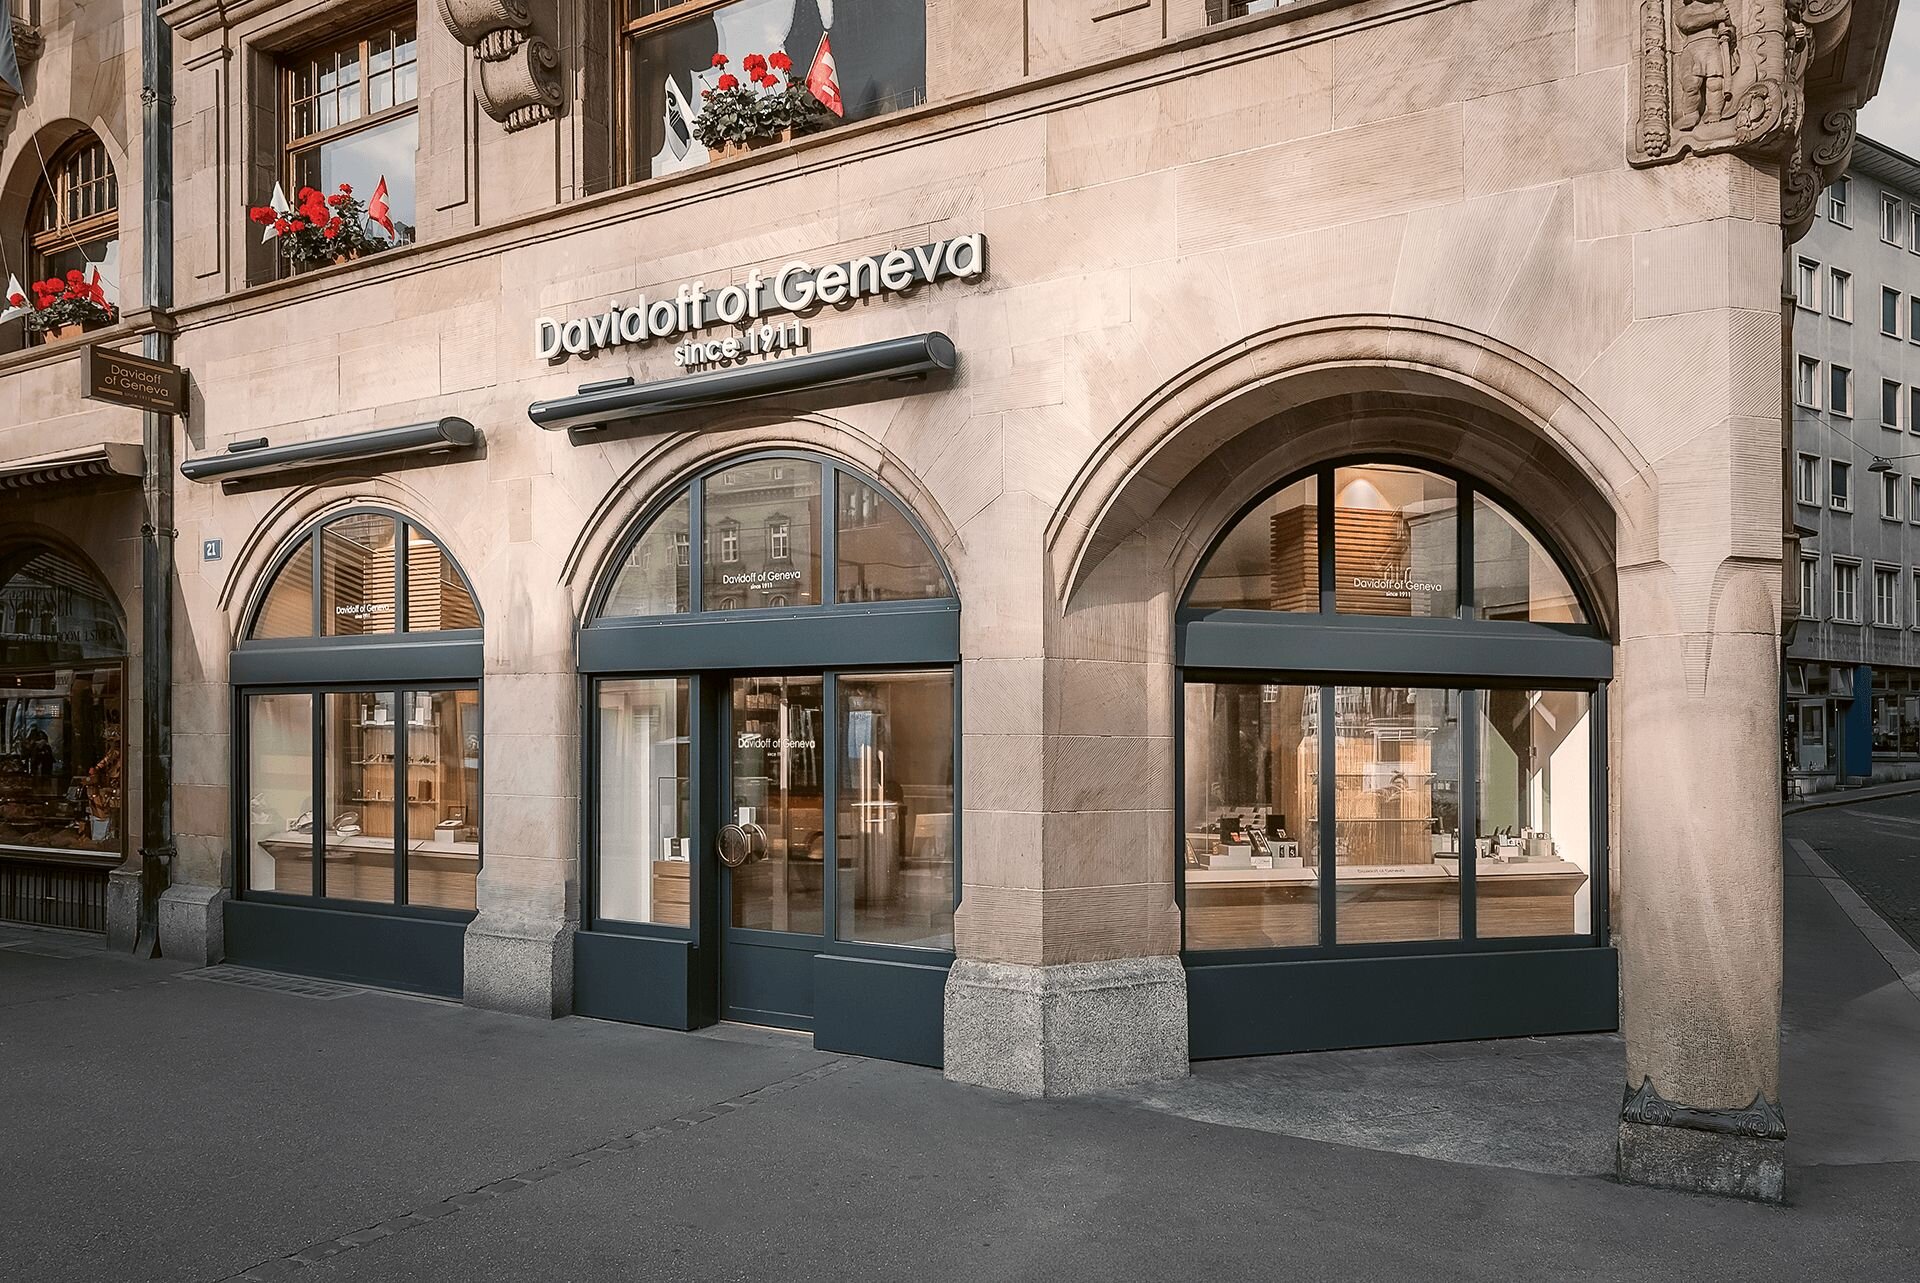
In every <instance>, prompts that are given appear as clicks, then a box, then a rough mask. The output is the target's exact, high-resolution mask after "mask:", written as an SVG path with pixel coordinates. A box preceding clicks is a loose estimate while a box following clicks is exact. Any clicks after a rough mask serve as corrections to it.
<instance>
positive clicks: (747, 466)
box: [700, 459, 820, 610]
mask: <svg viewBox="0 0 1920 1283" xmlns="http://www.w3.org/2000/svg"><path fill="white" fill-rule="evenodd" d="M705 485H706V491H705V496H706V498H705V502H706V509H705V513H704V515H703V517H702V519H701V521H702V529H701V536H700V537H701V545H700V546H701V550H702V553H703V554H704V558H705V568H704V570H703V572H702V579H703V581H704V582H703V584H702V587H701V604H702V607H703V608H704V609H706V610H756V609H765V608H767V607H770V606H773V605H774V604H775V602H774V599H775V598H776V597H777V598H780V599H781V604H784V605H790V606H817V605H819V604H820V465H819V464H817V463H813V462H810V461H808V460H805V459H755V460H753V461H752V462H750V463H742V464H738V465H736V466H734V467H731V468H727V469H726V470H724V471H722V472H717V473H715V474H714V475H712V476H710V477H708V478H707V480H706V483H705ZM729 541H730V542H729ZM776 551H778V553H779V555H777V556H776V555H775V554H776ZM725 553H731V554H732V558H731V560H729V559H728V558H727V557H726V556H725V555H723V554H725Z"/></svg>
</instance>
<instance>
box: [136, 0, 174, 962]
mask: <svg viewBox="0 0 1920 1283" xmlns="http://www.w3.org/2000/svg"><path fill="white" fill-rule="evenodd" d="M140 105H141V113H140V135H141V137H140V142H141V162H142V163H141V168H140V197H141V200H140V204H141V211H140V212H141V219H140V224H141V249H142V254H141V275H140V293H141V299H140V301H141V303H142V304H143V305H144V306H145V307H146V308H147V309H148V310H149V311H150V312H152V313H153V314H154V316H153V319H154V321H155V325H154V328H153V329H151V330H149V331H148V332H147V334H146V336H145V337H144V338H143V339H142V340H141V344H140V350H141V352H142V354H143V355H145V356H148V357H151V358H152V359H154V360H156V361H171V360H172V359H173V335H172V334H171V333H170V332H169V331H168V329H167V328H166V326H167V323H168V322H167V315H166V314H167V313H168V311H169V310H170V309H171V308H172V307H173V31H172V29H171V28H170V27H168V26H167V24H166V23H164V22H162V21H161V20H160V2H159V0H140ZM141 419H142V431H143V435H144V438H145V443H146V456H147V460H146V462H147V471H146V476H145V478H144V479H143V484H142V490H143V497H144V500H145V505H146V512H145V520H144V523H143V524H142V526H141V529H140V619H141V636H140V698H141V745H140V775H141V785H140V930H139V935H138V937H137V938H136V941H135V944H134V952H135V953H136V954H138V955H140V956H142V957H153V956H156V955H157V954H158V953H159V950H160V931H159V918H160V895H161V892H163V891H165V890H166V887H167V881H168V877H169V874H170V870H171V866H172V863H173V857H174V853H175V852H174V844H173V586H174V585H173V580H174V575H173V571H174V566H173V559H174V544H175V540H176V538H177V537H178V534H179V532H178V531H177V530H175V529H174V525H173V416H172V415H170V414H156V413H154V412H153V411H150V410H149V411H143V412H142V414H141Z"/></svg>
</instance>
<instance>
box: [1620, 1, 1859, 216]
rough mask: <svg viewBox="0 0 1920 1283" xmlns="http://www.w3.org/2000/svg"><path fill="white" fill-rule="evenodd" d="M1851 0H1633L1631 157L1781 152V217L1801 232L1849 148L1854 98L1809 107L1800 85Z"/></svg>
mask: <svg viewBox="0 0 1920 1283" xmlns="http://www.w3.org/2000/svg"><path fill="white" fill-rule="evenodd" d="M1851 5H1852V0H1641V4H1640V22H1639V30H1638V70H1639V114H1638V117H1637V119H1636V121H1635V128H1634V136H1633V163H1634V164H1635V165H1637V166H1647V165H1662V164H1667V163H1670V162H1672V161H1677V160H1680V159H1681V158H1682V157H1685V156H1688V155H1698V156H1709V155H1714V154H1716V153H1720V152H1742V153H1744V154H1747V155H1751V156H1755V157H1764V158H1769V159H1774V160H1778V161H1779V162H1780V164H1781V181H1782V188H1781V221H1782V222H1783V223H1785V224H1786V227H1787V232H1788V237H1789V239H1797V238H1798V237H1799V235H1800V234H1801V233H1802V232H1804V231H1805V230H1806V227H1807V225H1808V223H1809V222H1810V221H1811V211H1812V209H1813V206H1814V204H1815V202H1816V201H1817V199H1818V197H1819V194H1820V192H1821V191H1822V190H1824V189H1825V187H1826V186H1827V184H1828V183H1829V182H1831V181H1832V179H1833V178H1834V177H1836V176H1837V175H1838V174H1839V173H1840V172H1841V171H1843V170H1844V169H1845V168H1846V165H1847V157H1848V155H1849V154H1850V152H1851V151H1852V147H1853V122H1852V116H1853V108H1854V106H1856V105H1857V104H1853V103H1832V102H1819V103H1812V104H1810V103H1808V101H1807V91H1806V85H1807V68H1808V67H1809V66H1810V65H1811V64H1812V63H1813V61H1814V59H1816V58H1818V57H1820V56H1821V55H1823V54H1826V53H1828V52H1829V51H1831V50H1832V49H1834V48H1835V47H1836V46H1837V45H1838V44H1839V43H1840V42H1841V40H1842V39H1844V38H1845V36H1846V32H1847V23H1848V19H1849V17H1850V16H1851V12H1852V10H1851ZM1810 117H1811V118H1812V119H1814V120H1815V121H1817V124H1815V125H1814V126H1813V127H1811V128H1810V127H1809V126H1808V120H1809V118H1810ZM1843 117H1844V119H1842V118H1843Z"/></svg>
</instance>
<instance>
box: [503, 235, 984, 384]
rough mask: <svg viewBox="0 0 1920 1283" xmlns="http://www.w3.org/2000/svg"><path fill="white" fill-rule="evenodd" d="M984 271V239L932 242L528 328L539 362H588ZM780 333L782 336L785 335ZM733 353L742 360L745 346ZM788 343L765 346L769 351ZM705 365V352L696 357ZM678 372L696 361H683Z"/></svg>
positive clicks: (750, 276)
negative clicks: (610, 352) (620, 350)
mask: <svg viewBox="0 0 1920 1283" xmlns="http://www.w3.org/2000/svg"><path fill="white" fill-rule="evenodd" d="M986 270H987V238H986V237H985V236H984V235H982V234H981V233H978V232H976V233H974V234H973V235H971V236H957V237H954V238H953V239H952V240H945V241H935V242H934V243H933V244H931V245H922V246H919V247H918V248H916V249H893V250H888V251H886V252H885V253H883V254H870V255H868V256H867V257H865V258H856V259H854V260H853V261H852V262H850V263H834V264H831V265H829V266H826V267H820V268H816V267H813V266H812V265H811V264H808V263H804V262H796V263H789V264H787V265H786V266H785V267H783V268H781V269H780V271H779V272H777V273H776V274H774V275H773V276H767V275H766V274H765V273H763V272H761V271H760V270H759V269H758V268H755V269H754V270H753V271H751V272H748V273H747V279H746V280H745V281H744V282H741V283H739V284H735V285H724V286H721V287H719V288H717V289H708V288H707V284H706V282H705V281H693V282H691V283H688V284H684V285H682V286H680V288H679V289H678V290H677V291H676V292H675V293H674V294H672V295H671V296H669V297H665V298H654V299H650V298H648V297H646V296H645V295H641V296H640V297H639V298H637V299H635V300H634V301H633V302H632V303H631V304H623V303H621V302H618V301H615V302H613V303H611V304H609V305H608V307H607V310H606V311H604V312H597V313H595V314H594V315H592V316H582V317H576V318H574V319H573V320H570V321H559V320H555V319H554V318H552V317H550V316H543V317H540V318H539V319H538V320H536V321H535V322H534V323H533V336H534V337H533V347H534V355H535V356H536V357H537V358H538V359H539V360H542V361H553V360H564V359H565V358H566V357H569V356H586V355H587V354H589V353H591V352H597V351H602V350H605V349H609V348H617V347H626V346H637V345H645V344H648V343H651V342H653V341H654V340H655V339H668V338H673V337H675V336H677V335H681V334H691V333H694V332H696V331H699V330H704V329H706V328H708V327H709V326H714V325H733V326H741V327H744V328H748V329H752V328H753V327H755V326H756V324H757V323H758V322H759V321H760V319H761V318H762V317H766V316H775V315H780V314H783V313H791V312H800V313H804V312H809V311H812V310H814V309H816V308H822V307H835V306H838V305H840V304H844V303H852V302H855V301H857V300H859V299H863V298H874V297H877V296H880V295H887V294H901V293H904V292H906V291H907V290H910V289H912V288H913V287H914V286H916V285H921V284H926V283H930V282H933V281H944V280H970V279H972V278H975V277H978V276H983V275H985V274H986ZM780 332H781V333H782V334H783V335H784V334H786V333H787V332H788V331H787V328H786V327H781V330H780ZM726 342H735V343H741V344H742V346H741V348H740V351H739V352H738V353H727V354H725V356H728V357H731V356H737V355H745V354H747V348H746V345H745V343H744V341H743V340H738V339H733V340H726ZM793 345H794V344H792V343H790V342H789V343H781V342H778V341H776V342H773V343H769V344H765V345H762V346H765V347H767V348H769V349H772V350H780V349H784V348H786V347H790V346H793ZM700 355H701V356H702V357H703V358H705V359H713V358H712V357H707V356H706V354H705V353H704V352H703V353H702V354H700ZM681 363H682V364H699V363H702V362H701V361H687V360H684V359H683V360H682V361H681Z"/></svg>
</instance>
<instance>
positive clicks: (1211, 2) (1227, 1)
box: [1207, 0, 1280, 22]
mask: <svg viewBox="0 0 1920 1283" xmlns="http://www.w3.org/2000/svg"><path fill="white" fill-rule="evenodd" d="M1279 7H1280V0H1207V21H1208V22H1231V21H1232V20H1233V19H1235V18H1244V17H1246V16H1247V15H1248V14H1254V13H1271V12H1273V11H1274V10H1275V9H1278V8H1279Z"/></svg>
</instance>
